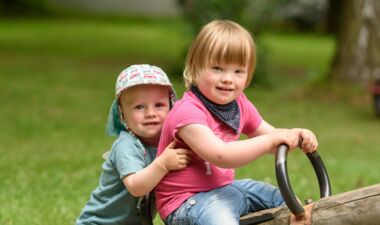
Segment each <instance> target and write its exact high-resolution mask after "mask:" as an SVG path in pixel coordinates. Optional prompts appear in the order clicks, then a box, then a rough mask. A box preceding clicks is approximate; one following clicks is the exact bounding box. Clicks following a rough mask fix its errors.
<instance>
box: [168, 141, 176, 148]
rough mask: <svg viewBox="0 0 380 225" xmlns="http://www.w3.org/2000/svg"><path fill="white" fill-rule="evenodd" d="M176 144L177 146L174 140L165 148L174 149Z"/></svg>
mask: <svg viewBox="0 0 380 225" xmlns="http://www.w3.org/2000/svg"><path fill="white" fill-rule="evenodd" d="M176 144H177V141H176V140H174V141H172V142H170V143H169V144H168V146H167V148H175V146H176Z"/></svg>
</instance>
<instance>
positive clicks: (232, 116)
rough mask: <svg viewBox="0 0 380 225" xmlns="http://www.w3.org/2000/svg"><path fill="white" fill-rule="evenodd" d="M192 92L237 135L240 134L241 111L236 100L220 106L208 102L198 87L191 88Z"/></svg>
mask: <svg viewBox="0 0 380 225" xmlns="http://www.w3.org/2000/svg"><path fill="white" fill-rule="evenodd" d="M191 91H192V92H193V93H194V94H195V95H196V96H197V97H198V99H199V100H200V101H201V102H202V103H203V105H204V106H205V107H206V108H207V109H208V110H209V111H210V112H211V113H212V114H213V115H214V116H215V117H217V118H218V119H219V120H221V121H222V122H223V123H224V124H226V125H227V126H229V127H230V128H232V129H233V130H234V131H235V133H238V132H239V126H240V109H239V106H238V104H237V101H236V100H234V101H232V102H230V103H228V104H224V105H219V104H216V103H214V102H212V101H210V100H208V99H207V98H206V96H204V95H203V94H202V93H201V92H200V91H199V89H198V88H197V87H196V86H191Z"/></svg>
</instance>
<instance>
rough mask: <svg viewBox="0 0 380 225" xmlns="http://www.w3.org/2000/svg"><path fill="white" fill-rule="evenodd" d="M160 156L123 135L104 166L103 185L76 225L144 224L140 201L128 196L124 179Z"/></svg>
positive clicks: (92, 196) (86, 206) (101, 182)
mask: <svg viewBox="0 0 380 225" xmlns="http://www.w3.org/2000/svg"><path fill="white" fill-rule="evenodd" d="M156 152H157V148H153V147H149V148H146V147H144V146H143V145H142V144H141V142H140V140H138V139H137V138H136V137H134V136H133V135H131V134H130V133H128V132H125V131H121V132H120V135H119V137H118V138H117V140H115V142H114V143H113V145H112V149H111V151H110V153H109V156H108V157H107V159H106V161H105V162H104V163H103V166H102V173H101V175H100V179H99V185H98V187H97V188H96V189H95V190H94V191H93V192H92V193H91V196H90V199H89V201H88V202H87V204H86V205H85V207H84V208H83V210H82V212H81V214H80V216H79V218H78V219H77V221H76V224H77V225H80V224H128V225H139V224H141V222H140V217H139V214H138V210H137V202H138V198H136V197H134V196H132V195H131V194H130V193H129V192H128V190H127V189H126V188H125V186H124V184H123V182H122V179H123V178H124V177H125V176H127V175H129V174H131V173H136V172H137V171H139V170H141V169H143V168H144V167H146V166H147V165H149V164H150V163H151V162H152V161H153V160H154V158H155V156H156Z"/></svg>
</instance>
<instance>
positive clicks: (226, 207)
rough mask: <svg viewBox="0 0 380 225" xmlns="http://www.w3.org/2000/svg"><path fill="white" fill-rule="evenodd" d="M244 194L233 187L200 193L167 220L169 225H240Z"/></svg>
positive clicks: (228, 186)
mask: <svg viewBox="0 0 380 225" xmlns="http://www.w3.org/2000/svg"><path fill="white" fill-rule="evenodd" d="M243 200H244V195H243V193H242V192H241V191H240V190H238V189H236V187H234V186H233V185H227V186H224V187H221V188H217V189H214V190H211V191H209V192H201V193H198V194H196V195H194V196H192V197H191V198H189V199H188V200H187V201H186V202H184V203H183V204H182V206H181V207H180V208H178V209H177V210H176V211H175V212H173V213H172V214H171V215H170V216H169V217H168V219H167V221H166V224H167V225H221V224H225V225H239V218H240V215H241V213H242V212H241V209H242V202H243Z"/></svg>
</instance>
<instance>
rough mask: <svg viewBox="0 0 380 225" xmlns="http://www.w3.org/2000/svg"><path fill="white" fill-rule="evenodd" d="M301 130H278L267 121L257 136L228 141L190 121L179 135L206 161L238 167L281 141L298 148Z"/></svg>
mask: <svg viewBox="0 0 380 225" xmlns="http://www.w3.org/2000/svg"><path fill="white" fill-rule="evenodd" d="M263 122H264V121H263ZM300 130H301V129H274V128H273V127H272V128H271V126H270V125H269V124H267V123H265V122H264V123H262V124H261V125H260V126H259V128H258V131H257V132H256V133H255V132H254V134H255V135H256V136H255V137H252V138H249V139H247V140H239V141H233V142H227V143H226V142H224V141H222V140H221V139H220V138H218V137H217V136H215V134H214V133H213V132H212V131H211V130H210V128H208V127H207V126H205V125H201V124H190V125H186V126H183V127H181V128H180V129H179V130H178V133H177V135H179V137H180V138H181V139H182V140H183V141H185V142H186V144H187V145H188V146H189V147H190V148H191V149H192V150H193V151H194V152H196V153H197V154H198V155H199V156H200V157H202V158H203V159H204V160H206V161H209V162H210V163H212V164H214V165H217V166H219V167H224V168H236V167H240V166H243V165H246V164H248V163H250V162H251V161H253V160H255V159H257V158H259V157H260V156H262V155H264V154H265V153H269V152H273V150H274V149H275V148H276V147H277V146H278V145H280V144H283V143H284V144H287V145H288V146H289V148H290V149H293V148H295V147H296V146H297V145H298V140H299V137H300ZM210 146H211V147H210Z"/></svg>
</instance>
